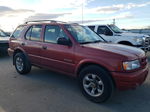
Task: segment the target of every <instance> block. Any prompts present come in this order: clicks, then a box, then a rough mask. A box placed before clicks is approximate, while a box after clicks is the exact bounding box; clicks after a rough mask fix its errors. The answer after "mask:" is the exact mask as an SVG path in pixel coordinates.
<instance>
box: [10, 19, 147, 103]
mask: <svg viewBox="0 0 150 112" xmlns="http://www.w3.org/2000/svg"><path fill="white" fill-rule="evenodd" d="M9 43H10V44H9V46H10V48H9V49H8V52H9V55H10V56H12V57H13V64H14V65H15V68H16V70H17V72H18V73H20V74H27V73H29V72H30V70H31V67H32V66H38V67H44V68H49V69H50V70H52V71H56V72H60V73H63V74H66V75H70V76H73V77H76V78H78V79H79V84H80V87H81V90H82V92H83V94H84V95H85V96H86V97H87V98H88V99H90V100H92V101H94V102H104V101H106V100H107V99H109V98H110V96H111V95H112V93H113V91H114V90H115V88H116V89H118V90H125V89H133V88H136V87H137V86H139V85H141V84H142V83H143V82H144V81H145V79H146V77H147V75H148V64H147V58H146V56H145V52H144V51H143V50H141V49H137V48H135V47H130V46H125V45H119V44H111V43H105V42H104V40H103V39H102V38H100V37H99V36H98V35H97V34H96V33H94V32H93V31H92V30H90V29H89V28H88V27H85V26H80V25H78V24H69V23H64V22H57V21H48V22H46V21H30V22H26V23H25V24H23V25H20V26H18V27H17V29H16V30H15V31H14V32H13V34H12V36H11V38H10V42H9Z"/></svg>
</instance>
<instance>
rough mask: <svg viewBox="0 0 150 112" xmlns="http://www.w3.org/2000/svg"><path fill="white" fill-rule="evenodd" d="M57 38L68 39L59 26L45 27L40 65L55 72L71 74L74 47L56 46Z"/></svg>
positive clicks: (72, 70)
mask: <svg viewBox="0 0 150 112" xmlns="http://www.w3.org/2000/svg"><path fill="white" fill-rule="evenodd" d="M59 37H64V38H66V39H69V38H68V36H67V35H66V34H65V32H64V31H63V29H62V28H61V27H60V26H59V25H46V26H45V33H44V39H43V40H44V42H43V44H42V46H43V49H42V52H41V57H42V61H41V63H42V65H44V66H47V67H49V68H51V69H54V70H57V71H61V72H67V73H73V72H74V66H75V64H74V63H75V62H74V60H75V59H74V47H73V46H67V45H59V44H57V39H58V38H59Z"/></svg>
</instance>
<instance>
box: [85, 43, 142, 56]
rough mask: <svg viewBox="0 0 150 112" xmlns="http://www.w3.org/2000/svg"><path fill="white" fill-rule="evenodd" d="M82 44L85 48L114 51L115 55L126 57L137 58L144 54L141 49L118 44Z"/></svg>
mask: <svg viewBox="0 0 150 112" xmlns="http://www.w3.org/2000/svg"><path fill="white" fill-rule="evenodd" d="M83 46H84V47H87V48H93V49H98V50H102V51H106V52H110V53H115V54H117V55H121V56H124V57H126V58H128V59H137V58H139V57H144V56H145V52H144V51H143V50H141V49H138V48H135V47H130V46H126V45H120V44H112V43H92V44H84V45H83Z"/></svg>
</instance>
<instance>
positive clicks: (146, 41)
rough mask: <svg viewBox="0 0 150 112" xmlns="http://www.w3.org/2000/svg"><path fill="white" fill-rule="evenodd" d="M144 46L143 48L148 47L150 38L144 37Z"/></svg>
mask: <svg viewBox="0 0 150 112" xmlns="http://www.w3.org/2000/svg"><path fill="white" fill-rule="evenodd" d="M144 45H145V46H149V45H150V37H146V38H145V42H144Z"/></svg>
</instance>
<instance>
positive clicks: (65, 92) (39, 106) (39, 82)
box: [0, 53, 150, 112]
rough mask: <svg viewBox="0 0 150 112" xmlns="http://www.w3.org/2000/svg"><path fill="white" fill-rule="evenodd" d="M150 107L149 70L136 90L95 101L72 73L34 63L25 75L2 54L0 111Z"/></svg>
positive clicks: (131, 111) (111, 111)
mask: <svg viewBox="0 0 150 112" xmlns="http://www.w3.org/2000/svg"><path fill="white" fill-rule="evenodd" d="M148 56H149V57H150V53H149V54H148ZM149 62H150V58H149ZM149 111H150V74H149V76H148V78H147V80H146V82H145V83H144V84H143V85H142V86H140V87H138V88H137V89H136V90H128V91H121V92H118V91H117V92H116V93H115V94H114V96H113V97H112V98H111V99H110V100H109V101H107V102H105V103H103V104H95V103H92V102H90V101H88V100H87V99H86V98H85V97H84V96H83V95H82V94H81V92H80V89H79V87H78V83H77V81H76V80H75V79H73V78H71V77H68V76H64V75H61V74H57V73H53V72H51V71H49V70H45V69H39V68H35V67H33V68H32V71H31V73H30V74H29V75H26V76H22V75H19V74H18V73H17V72H16V70H15V68H14V67H13V66H12V60H11V59H10V58H9V57H8V56H1V57H0V112H149Z"/></svg>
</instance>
